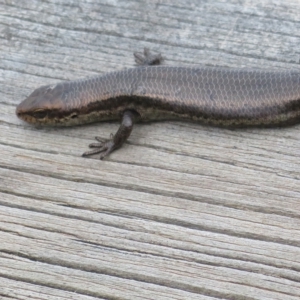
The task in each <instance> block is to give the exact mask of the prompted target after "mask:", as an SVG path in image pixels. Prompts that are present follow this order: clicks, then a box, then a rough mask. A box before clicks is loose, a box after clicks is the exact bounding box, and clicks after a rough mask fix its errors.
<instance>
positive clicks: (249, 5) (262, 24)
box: [0, 0, 300, 300]
mask: <svg viewBox="0 0 300 300" xmlns="http://www.w3.org/2000/svg"><path fill="white" fill-rule="evenodd" d="M299 11H300V2H299V1H284V0H277V1H276V0H275V1H271V0H269V1H268V0H263V1H258V0H252V1H234V0H229V1H227V0H226V1H225V0H224V1H222V0H215V1H208V0H207V1H197V0H172V1H146V0H145V1H138V0H129V1H128V0H114V1H113V0H111V1H108V0H107V1H104V0H99V1H95V0H93V1H92V0H82V1H75V0H73V1H72V0H68V1H67V0H48V1H42V0H30V1H19V0H15V1H14V0H6V1H5V0H0V299H86V300H92V299H110V300H115V299H130V300H132V299H201V300H202V299H203V300H213V299H214V300H216V299H228V300H229V299H245V300H254V299H272V300H273V299H278V300H296V299H299V298H300V273H299V271H300V230H299V228H300V162H299V153H300V125H296V126H293V127H288V128H275V129H259V128H256V129H243V130H228V129H222V128H212V127H207V126H202V125H201V124H192V123H187V122H156V123H155V122H154V123H148V124H137V125H136V126H135V128H134V130H133V133H132V135H131V137H130V138H129V140H128V142H127V143H126V145H125V146H124V147H123V148H122V149H120V150H119V151H116V152H114V153H113V154H112V155H111V156H110V157H109V158H108V159H107V160H105V161H99V160H98V159H97V157H93V158H91V159H86V158H82V157H81V156H80V155H81V153H82V152H84V151H86V150H87V145H88V144H89V143H90V142H92V141H93V138H94V136H96V135H100V136H102V137H104V138H105V137H109V135H110V133H111V132H115V131H116V129H117V128H118V124H117V123H108V122H105V123H95V124H91V125H85V126H77V127H70V128H35V127H33V126H30V125H28V124H25V123H23V122H22V121H20V120H18V119H17V117H16V116H15V107H16V105H17V104H18V103H20V101H22V100H23V99H24V98H25V97H26V96H27V95H29V94H30V93H31V92H32V91H33V90H34V89H35V88H37V87H39V86H41V85H44V84H54V83H57V82H58V81H61V80H73V79H77V78H81V77H84V76H92V75H96V74H103V73H105V72H109V71H114V70H121V69H123V68H128V67H133V66H134V61H133V56H132V52H133V51H136V50H142V49H143V48H144V47H148V48H150V49H152V50H153V51H159V52H161V53H162V54H163V55H164V56H165V58H166V59H165V64H167V65H186V66H191V65H194V64H205V65H209V66H225V67H238V68H244V67H251V68H259V69H280V70H283V69H298V70H300V65H299V58H300V30H299V29H300V14H299Z"/></svg>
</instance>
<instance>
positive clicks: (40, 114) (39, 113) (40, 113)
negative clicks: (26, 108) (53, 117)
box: [33, 109, 47, 119]
mask: <svg viewBox="0 0 300 300" xmlns="http://www.w3.org/2000/svg"><path fill="white" fill-rule="evenodd" d="M33 116H34V117H35V118H37V119H44V118H45V117H46V116H47V111H46V110H43V109H38V110H36V111H34V112H33Z"/></svg>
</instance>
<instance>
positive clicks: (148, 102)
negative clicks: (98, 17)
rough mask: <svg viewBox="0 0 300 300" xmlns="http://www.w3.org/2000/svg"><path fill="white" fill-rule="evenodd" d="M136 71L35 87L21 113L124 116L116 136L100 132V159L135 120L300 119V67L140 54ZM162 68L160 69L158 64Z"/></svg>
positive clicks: (37, 120)
mask: <svg viewBox="0 0 300 300" xmlns="http://www.w3.org/2000/svg"><path fill="white" fill-rule="evenodd" d="M135 57H136V61H137V62H138V63H139V64H140V65H144V66H139V67H136V68H132V69H126V70H122V71H117V72H112V73H107V74H105V75H101V76H96V77H91V78H86V79H80V80H75V81H69V82H61V83H57V84H55V85H47V86H42V87H40V88H38V89H36V90H35V91H34V92H33V93H32V94H31V95H29V96H28V97H27V98H26V99H25V100H24V101H23V102H21V103H20V104H19V105H18V107H17V109H16V114H17V116H18V117H19V118H21V119H23V120H24V121H26V122H29V123H32V124H38V125H77V124H83V123H90V122H95V121H105V120H117V119H121V120H122V121H121V125H120V127H119V129H118V131H117V133H116V134H115V135H113V136H111V138H110V139H108V140H103V139H101V138H99V137H97V138H96V140H98V141H99V143H93V144H91V145H90V148H94V149H93V150H91V151H88V152H85V153H84V154H83V156H89V155H92V154H96V153H101V154H100V159H102V158H104V157H105V156H107V155H108V154H110V153H111V152H112V151H114V150H115V149H117V148H119V147H121V146H122V144H123V143H124V142H125V141H126V140H127V138H128V137H129V135H130V133H131V131H132V128H133V125H134V123H135V122H136V121H153V120H164V119H167V120H170V119H180V120H191V121H199V122H202V123H206V124H211V125H217V126H226V127H236V126H252V125H253V126H269V125H289V124H294V123H297V122H298V121H299V119H300V72H299V71H261V70H249V69H229V68H210V67H199V68H187V67H171V66H159V65H157V64H160V62H161V60H162V58H161V56H160V55H152V54H150V52H149V51H148V49H145V50H144V54H143V55H142V54H141V53H135ZM153 65H155V66H153Z"/></svg>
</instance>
